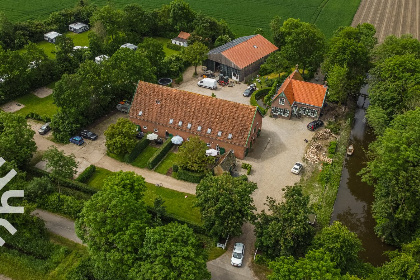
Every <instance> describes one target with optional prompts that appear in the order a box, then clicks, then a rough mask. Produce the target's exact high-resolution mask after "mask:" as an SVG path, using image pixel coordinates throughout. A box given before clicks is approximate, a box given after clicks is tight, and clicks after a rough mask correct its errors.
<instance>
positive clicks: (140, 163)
mask: <svg viewBox="0 0 420 280" xmlns="http://www.w3.org/2000/svg"><path fill="white" fill-rule="evenodd" d="M158 149H159V148H156V147H153V146H150V145H149V146H147V147H146V149H144V150H143V152H141V154H140V155H139V156H138V157H137V158H136V159H135V160H134V161H133V162H132V163H131V164H132V165H134V166H137V167H140V168H146V167H147V161H148V160H149V159H150V158H151V157H152V156H153V154H154V153H155V152H156V151H157V150H158Z"/></svg>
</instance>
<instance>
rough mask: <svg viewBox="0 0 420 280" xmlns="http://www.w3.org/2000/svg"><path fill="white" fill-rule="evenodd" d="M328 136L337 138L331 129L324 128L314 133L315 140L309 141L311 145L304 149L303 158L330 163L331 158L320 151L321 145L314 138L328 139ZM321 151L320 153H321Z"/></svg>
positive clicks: (312, 161) (313, 161) (314, 161)
mask: <svg viewBox="0 0 420 280" xmlns="http://www.w3.org/2000/svg"><path fill="white" fill-rule="evenodd" d="M330 137H335V138H337V136H336V135H334V134H333V133H332V132H331V130H329V129H324V130H322V131H320V132H318V133H317V134H315V135H314V137H313V140H314V141H315V142H312V143H311V146H310V147H309V149H308V150H307V151H306V154H305V159H306V160H307V161H309V162H311V163H318V162H320V161H323V162H327V163H330V164H331V163H332V159H331V158H329V157H327V156H326V155H325V153H322V145H321V143H319V142H317V141H316V140H328V139H330ZM321 153H322V154H321Z"/></svg>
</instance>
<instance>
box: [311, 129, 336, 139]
mask: <svg viewBox="0 0 420 280" xmlns="http://www.w3.org/2000/svg"><path fill="white" fill-rule="evenodd" d="M331 137H335V138H337V136H336V135H334V134H333V133H332V132H331V130H329V129H328V128H327V129H324V130H321V131H319V132H317V133H316V134H315V135H314V137H313V139H314V140H328V139H330V138H331Z"/></svg>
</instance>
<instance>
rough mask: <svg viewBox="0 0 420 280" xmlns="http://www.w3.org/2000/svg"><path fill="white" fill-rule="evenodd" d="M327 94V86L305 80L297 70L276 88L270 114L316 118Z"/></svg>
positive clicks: (274, 115) (288, 117) (273, 115)
mask: <svg viewBox="0 0 420 280" xmlns="http://www.w3.org/2000/svg"><path fill="white" fill-rule="evenodd" d="M326 96H327V87H326V86H323V85H318V84H314V83H309V82H305V81H304V80H303V78H302V76H301V75H300V73H299V71H298V70H295V71H294V72H293V73H292V74H290V75H289V76H288V77H287V78H286V79H285V80H284V82H283V84H282V85H281V86H280V88H279V89H278V90H277V93H276V95H275V96H274V97H273V99H272V103H271V116H272V117H283V118H287V119H290V118H291V117H292V116H295V117H299V116H309V117H312V118H317V117H319V115H320V114H321V109H322V107H323V106H324V102H325V97H326Z"/></svg>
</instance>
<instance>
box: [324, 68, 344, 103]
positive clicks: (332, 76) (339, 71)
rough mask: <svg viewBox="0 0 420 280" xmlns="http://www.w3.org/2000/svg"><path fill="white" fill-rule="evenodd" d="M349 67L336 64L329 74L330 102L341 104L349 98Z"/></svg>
mask: <svg viewBox="0 0 420 280" xmlns="http://www.w3.org/2000/svg"><path fill="white" fill-rule="evenodd" d="M348 71H349V69H348V68H347V65H344V66H340V65H338V64H335V65H334V66H333V67H332V68H331V70H330V71H329V72H328V96H327V98H328V101H332V102H337V103H339V104H341V103H342V102H345V101H346V98H347V88H348V84H347V75H348Z"/></svg>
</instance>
